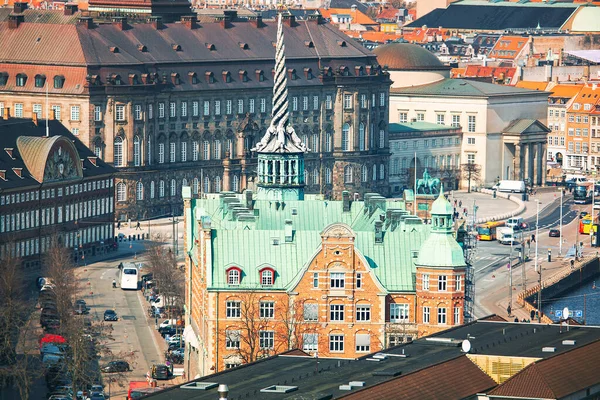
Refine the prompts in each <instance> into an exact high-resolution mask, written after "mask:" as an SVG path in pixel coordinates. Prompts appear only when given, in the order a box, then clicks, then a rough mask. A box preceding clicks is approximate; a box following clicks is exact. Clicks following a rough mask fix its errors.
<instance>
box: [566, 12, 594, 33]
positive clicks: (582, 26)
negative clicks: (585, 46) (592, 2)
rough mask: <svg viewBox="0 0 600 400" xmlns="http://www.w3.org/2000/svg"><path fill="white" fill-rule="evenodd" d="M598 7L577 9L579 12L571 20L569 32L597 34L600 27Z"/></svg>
mask: <svg viewBox="0 0 600 400" xmlns="http://www.w3.org/2000/svg"><path fill="white" fill-rule="evenodd" d="M598 20H600V7H579V11H577V14H576V15H575V18H573V24H572V26H571V31H573V32H598V31H600V26H599V25H598Z"/></svg>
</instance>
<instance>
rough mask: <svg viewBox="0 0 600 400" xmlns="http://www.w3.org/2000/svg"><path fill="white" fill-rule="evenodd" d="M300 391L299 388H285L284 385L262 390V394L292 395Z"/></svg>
mask: <svg viewBox="0 0 600 400" xmlns="http://www.w3.org/2000/svg"><path fill="white" fill-rule="evenodd" d="M295 390H298V386H283V385H272V386H268V387H266V388H264V389H260V392H261V393H290V392H293V391H295Z"/></svg>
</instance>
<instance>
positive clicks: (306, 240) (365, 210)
mask: <svg viewBox="0 0 600 400" xmlns="http://www.w3.org/2000/svg"><path fill="white" fill-rule="evenodd" d="M373 196H374V197H372V198H371V199H370V200H369V201H368V202H364V201H354V202H352V204H351V207H350V211H349V212H343V203H342V202H341V201H321V200H304V201H289V202H285V204H281V203H278V204H277V202H274V201H271V202H269V201H263V200H256V201H254V210H248V213H249V214H252V215H254V216H255V218H254V219H255V221H251V219H252V218H249V219H250V221H236V220H230V215H231V214H230V212H224V209H227V205H225V206H222V204H224V203H223V202H222V200H220V199H218V198H215V199H193V200H191V202H192V212H191V215H192V216H194V217H195V218H196V219H198V220H199V219H200V218H202V215H204V217H203V218H204V221H205V222H207V221H208V219H210V226H211V229H212V230H211V233H212V237H211V242H212V253H213V257H212V269H211V271H208V272H209V274H211V275H212V278H211V279H209V286H208V288H209V290H210V289H213V290H214V289H225V290H226V289H233V287H230V286H228V285H227V281H226V269H227V268H228V267H230V266H236V267H239V268H241V269H242V271H243V272H242V282H241V286H242V287H243V288H253V289H260V288H261V286H260V281H259V276H260V275H259V270H260V269H262V268H263V267H264V266H267V265H268V266H270V267H272V268H273V269H274V270H275V271H276V276H275V284H274V286H270V287H268V289H269V290H273V289H275V290H278V289H279V290H287V289H290V288H291V287H292V286H294V285H295V284H296V283H297V281H298V279H299V278H300V276H301V274H302V273H303V270H304V269H305V268H306V267H307V265H308V263H310V262H311V261H312V258H313V257H314V256H315V255H316V254H317V253H318V252H319V251H320V247H321V232H322V231H323V230H324V228H325V227H327V226H328V225H330V224H332V223H346V224H347V225H349V226H350V227H351V228H352V230H353V231H354V233H355V235H356V240H355V246H356V248H357V250H358V252H359V253H360V254H361V255H362V256H363V257H364V258H365V260H366V261H367V262H368V265H369V267H370V268H371V269H372V270H373V273H374V275H375V276H376V277H377V279H378V280H379V281H380V283H381V284H382V285H383V286H384V287H385V288H386V289H387V290H388V291H394V292H399V291H414V290H415V282H414V274H415V262H416V260H417V257H419V260H420V257H421V255H423V251H426V252H428V253H430V255H432V256H434V257H437V255H438V254H439V253H440V249H441V247H440V248H435V247H434V248H433V249H430V248H429V247H428V248H427V250H423V249H422V246H423V244H424V243H426V242H427V241H428V240H429V239H427V238H428V237H431V236H433V235H431V233H430V231H431V229H430V226H429V225H423V224H422V223H421V220H420V219H418V218H416V217H414V216H410V215H406V214H407V213H406V212H405V211H404V203H403V202H393V201H386V200H385V199H383V198H381V197H380V196H377V195H374V194H373ZM239 199H240V202H242V198H241V197H239ZM392 215H394V217H392ZM382 216H384V217H385V218H382ZM382 219H384V220H383V227H382V228H383V242H382V243H377V242H376V240H375V230H374V225H375V222H376V221H381V220H382ZM286 220H290V221H292V227H293V228H292V229H293V232H294V233H293V240H292V241H291V242H286V238H285V230H284V226H285V223H286ZM392 220H394V222H393V223H392ZM396 221H397V222H396ZM199 226H200V222H198V223H195V224H194V228H193V229H192V230H191V235H192V236H193V240H191V241H188V244H189V246H191V247H187V248H188V250H189V251H190V253H191V254H190V255H193V253H195V252H196V246H197V243H196V242H195V239H197V238H198V237H199V229H200V228H199ZM189 233H190V231H188V234H189ZM437 236H441V235H437ZM426 239H427V240H426ZM447 240H448V243H446V244H445V245H444V246H448V245H451V243H450V241H454V239H453V238H452V235H449V239H447ZM454 244H455V245H456V246H457V247H458V248H459V249H460V246H458V244H456V242H454ZM443 253H445V251H444V252H443ZM461 254H462V253H461ZM192 259H193V262H194V263H197V262H198V260H197V259H196V257H195V256H194V257H193V258H192ZM451 262H452V264H451V265H453V266H454V265H455V264H456V261H454V260H452V261H451ZM463 265H464V261H463Z"/></svg>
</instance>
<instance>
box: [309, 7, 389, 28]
mask: <svg viewBox="0 0 600 400" xmlns="http://www.w3.org/2000/svg"><path fill="white" fill-rule="evenodd" d="M319 12H320V13H321V15H322V16H323V17H324V18H329V19H331V15H332V14H349V15H350V17H351V18H352V23H353V24H360V25H377V22H375V21H373V20H372V19H371V18H369V17H368V16H367V14H365V13H363V12H362V11H359V10H356V11H353V10H352V9H350V8H329V9H325V8H319Z"/></svg>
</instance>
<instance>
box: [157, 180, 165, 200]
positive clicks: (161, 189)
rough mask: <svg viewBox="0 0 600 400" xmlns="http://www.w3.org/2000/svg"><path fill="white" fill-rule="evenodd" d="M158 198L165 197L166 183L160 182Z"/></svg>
mask: <svg viewBox="0 0 600 400" xmlns="http://www.w3.org/2000/svg"><path fill="white" fill-rule="evenodd" d="M158 197H165V181H163V180H162V179H161V180H160V182H158Z"/></svg>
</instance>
